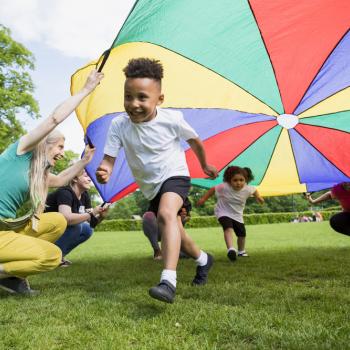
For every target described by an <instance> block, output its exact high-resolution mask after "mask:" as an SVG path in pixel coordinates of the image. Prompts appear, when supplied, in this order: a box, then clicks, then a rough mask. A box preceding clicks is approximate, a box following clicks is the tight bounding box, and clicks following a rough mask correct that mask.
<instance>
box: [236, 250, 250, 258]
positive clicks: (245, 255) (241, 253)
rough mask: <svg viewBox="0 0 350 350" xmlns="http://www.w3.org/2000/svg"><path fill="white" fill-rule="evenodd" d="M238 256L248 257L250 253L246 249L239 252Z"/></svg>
mask: <svg viewBox="0 0 350 350" xmlns="http://www.w3.org/2000/svg"><path fill="white" fill-rule="evenodd" d="M238 256H243V257H247V256H249V255H248V253H247V252H246V251H245V250H243V252H238Z"/></svg>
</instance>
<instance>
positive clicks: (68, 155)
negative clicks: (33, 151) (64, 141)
mask: <svg viewBox="0 0 350 350" xmlns="http://www.w3.org/2000/svg"><path fill="white" fill-rule="evenodd" d="M78 159H79V154H78V153H75V152H73V151H71V150H67V151H64V157H63V158H62V159H60V160H58V161H57V162H56V164H55V166H54V168H53V169H52V173H54V174H56V175H57V174H59V173H60V172H61V171H63V170H65V169H67V168H68V167H69V166H70V165H72V164H73V163H74V162H76V161H77V160H78Z"/></svg>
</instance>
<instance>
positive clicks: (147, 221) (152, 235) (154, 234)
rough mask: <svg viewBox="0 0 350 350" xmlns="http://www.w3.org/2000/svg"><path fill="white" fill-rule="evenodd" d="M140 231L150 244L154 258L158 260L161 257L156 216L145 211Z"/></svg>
mask: <svg viewBox="0 0 350 350" xmlns="http://www.w3.org/2000/svg"><path fill="white" fill-rule="evenodd" d="M142 229H143V233H144V234H145V236H146V237H147V238H148V240H149V241H150V243H151V246H152V248H153V251H154V258H155V259H159V258H161V257H162V254H161V250H160V247H159V243H158V240H159V238H160V237H159V236H160V235H159V230H158V223H157V218H156V215H155V214H154V213H153V212H151V211H147V212H146V213H145V214H144V215H143V217H142Z"/></svg>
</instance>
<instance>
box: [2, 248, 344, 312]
mask: <svg viewBox="0 0 350 350" xmlns="http://www.w3.org/2000/svg"><path fill="white" fill-rule="evenodd" d="M213 254H214V257H215V264H214V267H213V269H212V271H211V273H210V277H209V282H208V284H207V285H206V286H203V287H192V286H191V285H190V283H191V281H192V279H193V277H194V274H195V264H194V262H193V261H191V260H181V261H180V263H179V266H178V288H177V303H176V304H178V303H186V302H187V301H188V302H196V303H197V302H199V303H214V304H215V303H216V304H221V305H229V306H238V305H239V306H242V305H244V304H249V303H250V300H251V298H252V297H253V296H255V295H256V293H257V292H258V293H261V294H262V295H264V298H263V299H264V300H263V301H262V302H265V303H266V302H271V303H274V302H275V300H274V298H276V293H280V294H281V295H282V296H283V293H287V292H288V291H289V290H290V289H291V288H296V289H295V290H297V289H298V288H299V287H301V288H305V287H307V288H309V290H310V292H307V293H306V292H305V290H304V291H303V293H301V294H300V299H301V300H305V301H308V300H318V299H320V298H322V296H321V295H320V293H318V292H317V290H320V289H322V288H324V287H325V286H327V288H332V286H333V287H334V288H340V289H342V288H348V287H349V280H350V279H349V277H350V270H349V268H348V267H349V265H350V247H349V248H330V249H324V248H307V249H306V248H303V249H293V250H287V251H286V250H284V251H282V252H281V251H277V250H276V251H260V252H257V253H255V254H253V255H252V256H250V257H248V258H239V259H237V261H236V262H235V263H231V262H230V261H228V259H227V258H226V255H225V252H223V251H220V252H213ZM72 260H73V265H72V266H71V267H69V268H58V269H57V270H56V271H54V272H52V273H47V274H41V275H38V276H33V277H32V278H31V281H32V284H33V287H34V288H38V289H39V290H42V291H43V298H54V299H55V300H57V302H59V301H60V299H59V298H60V296H61V297H62V298H65V299H67V302H69V299H70V298H71V299H72V300H79V299H81V298H85V300H89V301H90V302H94V300H97V301H99V300H107V301H108V302H112V303H114V304H115V305H116V307H117V305H124V304H125V305H127V306H128V307H129V309H128V311H127V312H128V316H129V317H131V318H135V319H140V318H141V319H142V318H153V317H156V316H157V315H159V314H160V313H163V312H164V311H165V310H166V309H167V307H168V305H166V304H163V303H160V302H157V301H154V300H153V299H151V298H150V297H149V296H148V289H149V288H150V287H152V286H153V285H155V284H157V283H158V281H159V276H160V273H161V270H162V262H159V261H153V260H152V259H150V258H149V257H145V256H141V257H135V256H134V255H132V256H122V257H114V258H105V259H101V258H97V259H96V258H94V259H93V260H88V258H86V257H84V258H80V259H79V258H75V259H72ZM0 296H1V298H4V297H5V298H7V297H8V294H7V293H3V292H1V294H0ZM40 297H41V296H40Z"/></svg>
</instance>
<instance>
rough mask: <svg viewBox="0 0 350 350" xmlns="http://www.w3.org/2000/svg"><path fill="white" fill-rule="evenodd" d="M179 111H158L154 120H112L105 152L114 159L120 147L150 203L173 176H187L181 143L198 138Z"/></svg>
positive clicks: (159, 109) (123, 115) (119, 118)
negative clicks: (137, 121)
mask: <svg viewBox="0 0 350 350" xmlns="http://www.w3.org/2000/svg"><path fill="white" fill-rule="evenodd" d="M197 137H198V134H197V133H196V132H195V131H194V129H193V128H192V127H191V126H190V125H189V124H188V123H187V122H186V121H185V119H184V117H183V115H182V113H181V112H180V111H175V110H168V109H161V108H157V115H156V117H155V118H154V119H152V120H151V121H149V122H144V123H138V124H137V123H133V122H132V121H131V120H130V118H129V116H128V115H127V114H126V113H124V114H122V115H120V116H118V117H116V118H114V119H113V120H112V123H111V126H110V128H109V131H108V136H107V141H106V144H105V148H104V153H105V154H106V155H109V156H111V157H115V158H116V157H117V156H118V153H119V150H120V148H121V147H124V151H125V156H126V159H127V162H128V164H129V167H130V169H131V172H132V174H133V175H134V178H135V181H136V182H137V184H138V185H139V186H140V189H141V191H142V193H143V194H144V196H145V197H146V198H147V199H149V200H151V199H153V198H154V197H155V196H156V194H157V193H158V191H159V189H160V187H161V185H162V183H163V182H164V181H165V180H166V179H168V178H169V177H172V176H189V171H188V166H187V163H186V157H185V152H184V150H183V148H182V146H181V144H180V140H181V139H183V140H189V139H193V138H197Z"/></svg>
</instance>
